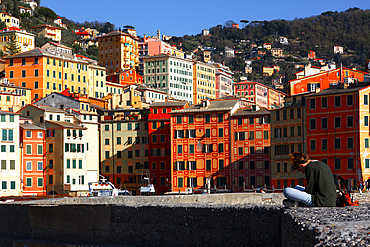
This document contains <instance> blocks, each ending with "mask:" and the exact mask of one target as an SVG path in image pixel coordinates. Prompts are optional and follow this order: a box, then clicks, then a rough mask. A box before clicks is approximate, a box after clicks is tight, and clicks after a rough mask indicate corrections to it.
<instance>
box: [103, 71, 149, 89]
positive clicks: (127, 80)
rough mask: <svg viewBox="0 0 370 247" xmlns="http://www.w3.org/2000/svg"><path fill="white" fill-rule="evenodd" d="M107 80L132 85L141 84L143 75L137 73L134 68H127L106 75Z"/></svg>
mask: <svg viewBox="0 0 370 247" xmlns="http://www.w3.org/2000/svg"><path fill="white" fill-rule="evenodd" d="M107 81H108V82H113V83H118V84H121V85H132V84H141V83H142V82H143V77H142V76H141V75H139V74H138V73H137V72H136V70H135V69H129V70H126V71H122V72H118V73H113V74H109V75H107Z"/></svg>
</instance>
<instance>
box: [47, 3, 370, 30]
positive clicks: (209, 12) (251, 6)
mask: <svg viewBox="0 0 370 247" xmlns="http://www.w3.org/2000/svg"><path fill="white" fill-rule="evenodd" d="M41 5H42V6H45V7H49V8H51V9H53V10H54V11H55V12H56V13H57V14H58V15H60V16H64V17H66V18H68V19H70V20H73V21H78V22H84V21H95V20H98V21H102V22H106V21H109V22H111V23H113V24H114V25H116V27H117V28H118V27H123V26H125V25H132V26H134V27H135V28H136V31H137V33H138V35H141V36H143V35H144V34H146V35H156V33H157V29H160V31H161V34H165V35H168V36H183V35H185V34H188V35H192V34H194V35H196V34H199V33H200V32H201V31H202V29H208V28H211V27H213V26H216V25H219V24H224V23H225V22H226V21H228V20H233V21H235V22H236V23H239V21H240V20H243V19H245V20H249V21H263V20H276V19H285V20H293V19H294V18H304V17H309V16H313V15H319V14H321V13H322V12H325V11H338V12H341V11H344V10H347V9H348V8H350V7H358V8H360V9H370V0H352V1H348V0H336V1H332V0H310V1H307V0H306V1H302V0H296V1H292V0H279V1H276V0H255V1H250V0H244V1H241V0H229V1H225V0H223V1H221V0H212V1H209V0H206V1H202V0H198V1H195V0H186V1H178V0H141V1H140V0H131V1H126V0H105V1H102V0H63V1H56V0H41Z"/></svg>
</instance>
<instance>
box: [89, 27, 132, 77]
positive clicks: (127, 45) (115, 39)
mask: <svg viewBox="0 0 370 247" xmlns="http://www.w3.org/2000/svg"><path fill="white" fill-rule="evenodd" d="M96 38H97V40H98V46H99V53H98V61H99V64H100V66H102V67H105V68H107V73H108V74H112V73H116V72H120V71H121V70H129V69H132V68H136V67H138V66H139V43H138V42H139V39H138V38H137V37H136V36H133V35H131V34H128V33H124V32H121V31H113V32H110V33H107V34H105V35H101V36H98V37H96Z"/></svg>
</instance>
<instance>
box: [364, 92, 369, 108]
mask: <svg viewBox="0 0 370 247" xmlns="http://www.w3.org/2000/svg"><path fill="white" fill-rule="evenodd" d="M364 105H369V95H367V94H364Z"/></svg>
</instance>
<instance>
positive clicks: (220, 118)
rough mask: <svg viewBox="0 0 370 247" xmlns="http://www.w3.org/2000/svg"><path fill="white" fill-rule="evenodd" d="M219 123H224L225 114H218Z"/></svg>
mask: <svg viewBox="0 0 370 247" xmlns="http://www.w3.org/2000/svg"><path fill="white" fill-rule="evenodd" d="M217 118H218V122H219V123H221V122H223V121H224V114H223V113H218V114H217Z"/></svg>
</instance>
